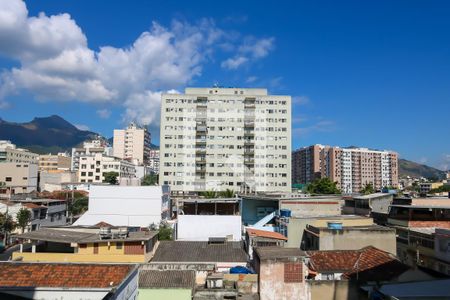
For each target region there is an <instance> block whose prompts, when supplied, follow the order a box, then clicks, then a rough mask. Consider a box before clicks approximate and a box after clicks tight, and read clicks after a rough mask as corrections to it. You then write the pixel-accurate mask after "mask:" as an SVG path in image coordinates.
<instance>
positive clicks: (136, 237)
mask: <svg viewBox="0 0 450 300" xmlns="http://www.w3.org/2000/svg"><path fill="white" fill-rule="evenodd" d="M157 234H158V232H157V231H130V232H129V233H128V236H127V237H125V238H110V239H101V238H100V236H99V231H98V230H97V231H96V232H93V231H92V230H90V231H82V230H69V229H66V228H64V229H50V228H42V229H39V230H36V231H30V232H27V233H24V234H21V235H18V236H17V237H18V238H20V239H27V240H34V241H48V242H54V243H78V244H80V243H81V244H84V243H95V242H108V241H109V242H123V241H147V240H150V239H152V238H153V237H154V236H155V235H157Z"/></svg>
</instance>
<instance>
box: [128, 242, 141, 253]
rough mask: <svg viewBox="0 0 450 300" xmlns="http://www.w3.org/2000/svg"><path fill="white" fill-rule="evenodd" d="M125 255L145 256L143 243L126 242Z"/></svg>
mask: <svg viewBox="0 0 450 300" xmlns="http://www.w3.org/2000/svg"><path fill="white" fill-rule="evenodd" d="M125 254H145V249H144V245H142V244H141V242H125Z"/></svg>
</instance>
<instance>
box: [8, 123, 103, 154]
mask: <svg viewBox="0 0 450 300" xmlns="http://www.w3.org/2000/svg"><path fill="white" fill-rule="evenodd" d="M97 136H98V134H97V133H94V132H91V131H84V130H79V129H77V128H76V127H75V126H74V125H73V124H72V123H70V122H68V121H67V120H65V119H64V118H62V117H60V116H58V115H51V116H48V117H35V118H34V119H33V120H32V121H30V122H25V123H16V122H8V121H4V120H3V121H1V122H0V139H3V140H11V141H12V142H13V143H14V144H16V145H18V146H19V147H22V148H28V149H30V150H32V151H35V152H37V153H56V152H61V151H68V150H70V149H71V148H72V147H75V146H77V145H79V144H80V143H82V142H84V141H86V140H90V139H94V138H96V137H97Z"/></svg>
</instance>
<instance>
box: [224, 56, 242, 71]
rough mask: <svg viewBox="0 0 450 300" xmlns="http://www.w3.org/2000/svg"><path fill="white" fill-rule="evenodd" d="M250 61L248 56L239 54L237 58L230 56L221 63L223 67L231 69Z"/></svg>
mask: <svg viewBox="0 0 450 300" xmlns="http://www.w3.org/2000/svg"><path fill="white" fill-rule="evenodd" d="M247 61H248V58H247V57H244V56H238V57H235V58H228V59H227V60H224V61H223V62H222V64H221V66H222V68H225V69H229V70H236V69H237V68H239V67H240V66H241V65H243V64H244V63H246V62H247Z"/></svg>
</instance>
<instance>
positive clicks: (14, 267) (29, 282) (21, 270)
mask: <svg viewBox="0 0 450 300" xmlns="http://www.w3.org/2000/svg"><path fill="white" fill-rule="evenodd" d="M134 268H135V266H134V265H113V264H64V263H18V262H3V263H0V286H3V287H65V288H75V287H85V288H110V287H111V288H112V287H114V286H117V285H119V284H120V283H121V282H122V281H123V280H124V279H125V277H126V276H127V275H128V274H129V273H130V272H131V271H132V270H133V269H134ZM111 282H112V285H111Z"/></svg>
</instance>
